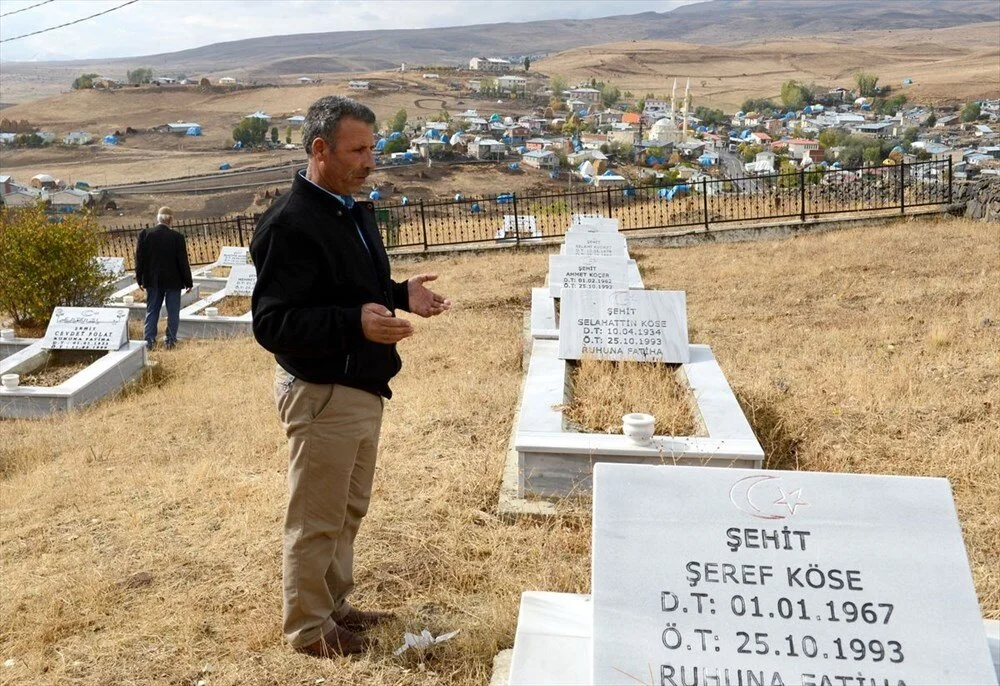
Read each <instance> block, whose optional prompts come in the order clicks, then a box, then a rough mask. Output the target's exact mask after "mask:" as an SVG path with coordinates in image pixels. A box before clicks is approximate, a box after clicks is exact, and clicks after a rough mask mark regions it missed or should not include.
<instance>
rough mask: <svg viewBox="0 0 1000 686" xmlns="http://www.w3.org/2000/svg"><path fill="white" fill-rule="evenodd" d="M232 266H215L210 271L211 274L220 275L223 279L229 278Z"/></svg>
mask: <svg viewBox="0 0 1000 686" xmlns="http://www.w3.org/2000/svg"><path fill="white" fill-rule="evenodd" d="M232 269H233V268H232V267H215V268H214V269H212V271H210V272H209V275H210V276H219V277H222V278H223V279H228V278H229V272H230V271H232Z"/></svg>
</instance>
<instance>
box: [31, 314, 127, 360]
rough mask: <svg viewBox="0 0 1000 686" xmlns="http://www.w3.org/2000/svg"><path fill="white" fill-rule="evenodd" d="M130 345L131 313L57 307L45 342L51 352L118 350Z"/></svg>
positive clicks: (46, 347)
mask: <svg viewBox="0 0 1000 686" xmlns="http://www.w3.org/2000/svg"><path fill="white" fill-rule="evenodd" d="M127 342H128V309H126V308H122V307H57V308H56V309H55V310H54V311H53V312H52V317H51V318H50V319H49V326H48V328H47V329H46V330H45V337H44V338H43V339H42V344H41V345H42V347H43V348H45V349H47V350H118V349H119V348H121V347H122V346H123V345H125V344H126V343H127Z"/></svg>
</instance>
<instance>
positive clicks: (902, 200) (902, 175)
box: [899, 162, 906, 214]
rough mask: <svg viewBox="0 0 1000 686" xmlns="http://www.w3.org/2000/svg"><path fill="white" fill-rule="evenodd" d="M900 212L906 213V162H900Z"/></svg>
mask: <svg viewBox="0 0 1000 686" xmlns="http://www.w3.org/2000/svg"><path fill="white" fill-rule="evenodd" d="M899 213H900V214H906V162H900V163H899Z"/></svg>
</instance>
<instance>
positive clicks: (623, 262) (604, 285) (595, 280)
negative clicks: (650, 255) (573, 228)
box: [549, 255, 629, 298]
mask: <svg viewBox="0 0 1000 686" xmlns="http://www.w3.org/2000/svg"><path fill="white" fill-rule="evenodd" d="M628 272H629V264H628V259H626V258H625V257H624V256H622V257H587V256H578V255H549V293H550V294H551V295H552V297H553V298H558V297H560V294H561V293H562V289H564V288H593V289H614V290H619V289H622V288H628Z"/></svg>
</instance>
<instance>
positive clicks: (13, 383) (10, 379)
mask: <svg viewBox="0 0 1000 686" xmlns="http://www.w3.org/2000/svg"><path fill="white" fill-rule="evenodd" d="M19 383H21V377H20V376H18V375H17V374H4V375H3V376H0V384H3V387H4V388H6V389H8V390H12V389H15V388H17V385H18V384H19Z"/></svg>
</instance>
